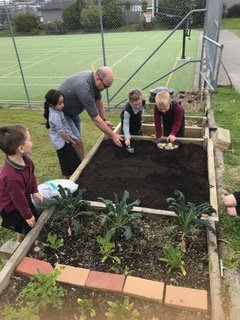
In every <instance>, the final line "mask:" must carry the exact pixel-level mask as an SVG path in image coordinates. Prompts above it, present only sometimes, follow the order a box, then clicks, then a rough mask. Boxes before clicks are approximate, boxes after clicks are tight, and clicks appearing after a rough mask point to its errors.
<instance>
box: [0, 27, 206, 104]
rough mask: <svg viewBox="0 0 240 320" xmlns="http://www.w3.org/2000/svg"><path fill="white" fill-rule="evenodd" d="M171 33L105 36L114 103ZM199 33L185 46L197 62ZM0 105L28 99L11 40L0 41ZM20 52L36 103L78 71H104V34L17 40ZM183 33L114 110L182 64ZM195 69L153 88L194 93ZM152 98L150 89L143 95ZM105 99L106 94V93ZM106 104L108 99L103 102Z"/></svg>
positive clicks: (135, 81)
mask: <svg viewBox="0 0 240 320" xmlns="http://www.w3.org/2000/svg"><path fill="white" fill-rule="evenodd" d="M169 33H170V31H168V30H166V31H159V30H157V31H145V32H116V33H106V34H105V35H104V43H105V53H106V64H107V65H108V66H110V67H112V69H113V72H114V74H115V75H116V76H115V81H114V83H113V85H112V86H111V88H110V89H109V96H110V98H111V97H112V96H113V95H114V94H115V93H116V92H117V90H118V89H119V88H120V87H121V86H122V85H123V84H124V82H125V81H126V80H127V79H128V78H129V77H130V76H132V74H133V73H134V72H135V71H136V70H137V69H138V68H139V67H140V65H141V64H142V63H143V62H144V60H146V59H147V58H148V57H149V56H150V55H151V54H152V53H153V51H154V50H156V49H157V47H158V46H159V45H160V44H161V43H162V42H163V40H164V39H165V38H166V37H167V36H168V35H169ZM199 37H200V30H196V29H194V30H192V33H191V41H187V42H186V55H187V56H188V57H191V59H196V58H197V52H198V46H199ZM0 39H1V50H0V70H1V75H0V101H1V102H16V103H21V102H23V103H26V102H27V99H26V94H25V91H24V86H23V83H22V79H21V74H20V71H19V66H18V63H17V59H16V54H15V51H14V47H13V43H12V39H11V38H10V37H1V38H0ZM15 41H16V46H17V49H18V52H19V57H20V61H21V65H22V69H23V73H24V78H25V82H26V86H27V90H28V95H29V98H30V101H31V102H32V103H34V102H36V103H39V102H42V100H43V97H44V95H45V93H46V92H47V91H48V90H49V89H50V88H57V87H58V86H59V84H60V83H62V81H63V80H64V79H65V78H67V77H68V76H70V75H71V74H73V73H75V72H77V71H79V70H86V69H89V70H94V69H96V68H98V67H99V66H101V65H103V56H102V47H101V34H99V33H95V34H74V35H59V36H28V37H23V36H21V37H16V39H15ZM181 52H182V30H177V31H176V32H175V33H174V34H173V35H172V36H171V37H170V38H169V39H168V41H167V42H166V43H165V44H164V45H163V46H162V47H161V49H160V50H158V51H157V52H156V53H155V54H154V55H153V56H152V57H151V59H149V60H148V62H147V63H146V64H145V65H144V67H143V68H142V69H141V70H140V71H139V72H138V73H137V74H136V75H135V76H133V77H132V79H131V81H130V82H129V83H128V84H127V85H126V86H125V87H124V88H123V90H122V91H121V92H120V93H119V94H117V95H116V97H115V98H114V99H113V100H112V101H111V104H116V103H117V102H120V101H122V100H123V99H125V98H126V96H127V93H128V91H129V90H130V89H133V88H139V89H141V88H143V87H145V86H147V85H148V84H150V83H151V82H152V81H154V80H156V79H158V78H160V77H161V76H162V75H163V74H165V73H167V72H169V71H171V70H172V69H173V68H174V67H177V66H179V65H181V64H182V61H181V60H179V59H178V58H179V57H180V56H181ZM195 67H196V65H195V63H190V64H188V65H187V66H185V67H184V68H183V69H179V70H178V71H177V72H175V73H174V74H170V75H168V76H167V77H165V78H164V79H162V80H161V81H158V82H157V83H155V84H154V85H153V88H155V87H157V86H169V87H173V88H175V90H176V91H179V90H189V89H191V88H193V81H194V73H195ZM148 93H149V89H146V92H145V94H148ZM103 95H105V93H103ZM104 98H106V97H105V96H104ZM105 101H106V99H105Z"/></svg>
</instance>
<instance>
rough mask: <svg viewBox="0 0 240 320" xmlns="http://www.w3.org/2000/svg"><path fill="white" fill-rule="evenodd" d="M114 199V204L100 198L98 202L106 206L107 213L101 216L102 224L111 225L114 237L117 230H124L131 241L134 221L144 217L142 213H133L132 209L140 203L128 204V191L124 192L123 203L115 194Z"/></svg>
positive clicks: (137, 201)
mask: <svg viewBox="0 0 240 320" xmlns="http://www.w3.org/2000/svg"><path fill="white" fill-rule="evenodd" d="M114 197H115V200H114V202H113V201H111V200H106V199H103V198H101V197H99V198H98V200H100V201H101V202H103V203H104V204H105V205H106V213H103V214H101V216H100V219H101V223H102V225H104V224H106V223H107V222H109V223H110V224H111V231H112V232H113V235H114V234H115V233H116V231H117V230H123V231H124V232H123V234H124V236H125V238H126V239H130V238H131V237H132V227H131V223H132V221H134V220H136V219H140V218H141V217H142V214H141V213H137V212H132V208H133V207H134V206H138V205H139V203H140V201H139V200H136V201H134V202H132V203H129V204H127V202H128V199H129V192H128V191H126V190H125V191H124V194H123V197H122V200H121V201H118V196H117V195H116V194H114Z"/></svg>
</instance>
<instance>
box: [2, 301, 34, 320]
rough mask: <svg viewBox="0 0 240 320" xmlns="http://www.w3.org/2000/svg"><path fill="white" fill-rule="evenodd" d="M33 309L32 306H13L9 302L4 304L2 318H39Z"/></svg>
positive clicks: (25, 319) (22, 319)
mask: <svg viewBox="0 0 240 320" xmlns="http://www.w3.org/2000/svg"><path fill="white" fill-rule="evenodd" d="M35 312H36V311H35V310H34V308H33V307H32V306H29V305H27V306H25V307H20V308H14V307H13V306H12V305H10V304H6V305H5V306H4V311H3V314H4V319H5V320H29V319H31V320H39V319H40V318H39V316H38V315H37V314H35Z"/></svg>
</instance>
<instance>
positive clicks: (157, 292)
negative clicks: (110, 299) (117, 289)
mask: <svg viewBox="0 0 240 320" xmlns="http://www.w3.org/2000/svg"><path fill="white" fill-rule="evenodd" d="M163 291H164V283H163V282H157V281H152V280H146V279H141V278H137V277H131V276H127V279H126V282H125V285H124V288H123V292H124V293H127V294H130V295H133V296H137V297H142V298H146V299H153V300H157V301H159V302H161V303H162V301H163Z"/></svg>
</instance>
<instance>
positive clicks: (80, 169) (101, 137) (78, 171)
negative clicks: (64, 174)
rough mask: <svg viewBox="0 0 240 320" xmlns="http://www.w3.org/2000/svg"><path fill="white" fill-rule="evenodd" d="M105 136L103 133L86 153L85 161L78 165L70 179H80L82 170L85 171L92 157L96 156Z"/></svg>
mask: <svg viewBox="0 0 240 320" xmlns="http://www.w3.org/2000/svg"><path fill="white" fill-rule="evenodd" d="M104 138H105V136H104V135H101V136H100V137H99V138H98V139H97V141H96V143H95V144H94V146H93V147H92V149H91V150H90V151H89V152H88V154H87V155H86V157H85V158H84V159H83V161H82V162H81V163H80V165H79V166H78V168H77V169H76V170H75V172H74V173H73V174H72V175H71V177H70V178H69V180H72V181H74V182H75V181H76V180H77V179H78V177H79V176H80V174H81V172H82V171H83V169H84V168H85V167H86V165H87V164H88V163H89V162H90V160H91V159H92V157H93V156H94V154H95V153H96V151H97V149H98V147H99V146H100V144H101V143H102V141H103V140H104Z"/></svg>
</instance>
